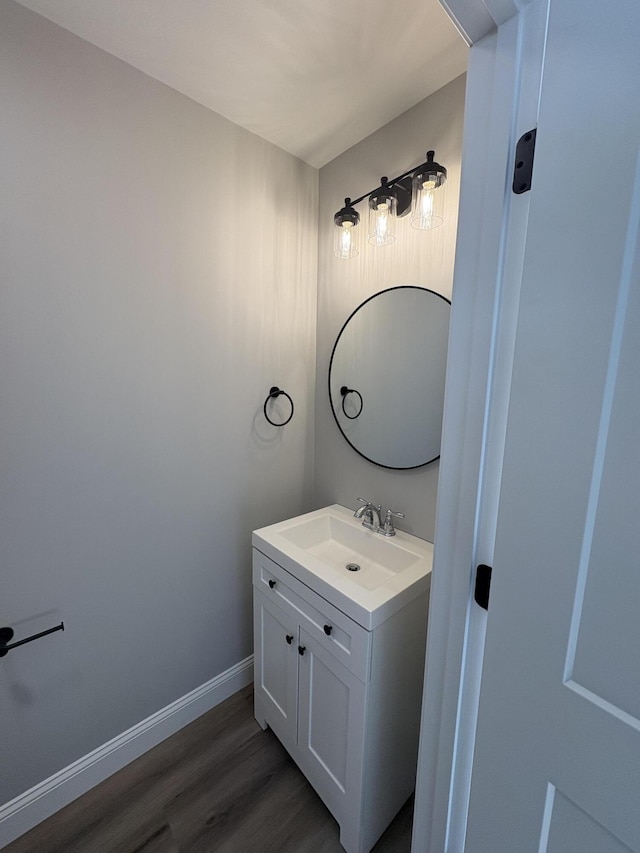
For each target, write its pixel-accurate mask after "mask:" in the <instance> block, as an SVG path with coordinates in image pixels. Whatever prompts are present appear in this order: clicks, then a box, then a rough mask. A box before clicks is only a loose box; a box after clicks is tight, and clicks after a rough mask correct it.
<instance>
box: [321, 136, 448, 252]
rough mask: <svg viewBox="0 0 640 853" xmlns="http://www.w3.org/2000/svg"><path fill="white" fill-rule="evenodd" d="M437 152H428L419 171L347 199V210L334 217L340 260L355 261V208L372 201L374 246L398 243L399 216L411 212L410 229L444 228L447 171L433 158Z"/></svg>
mask: <svg viewBox="0 0 640 853" xmlns="http://www.w3.org/2000/svg"><path fill="white" fill-rule="evenodd" d="M434 156H435V152H434V151H427V159H426V161H425V162H424V163H422V164H421V165H420V166H418V167H417V168H413V169H410V170H409V171H408V172H405V173H404V174H402V175H398V177H397V178H393V179H392V180H388V178H386V177H384V178H381V179H380V186H379V187H376V188H375V189H373V190H370V191H369V192H367V193H364V195H361V196H360V198H357V199H355V201H352V200H351V199H350V198H345V200H344V207H343V208H341V209H340V210H339V211H338V212H337V213H336V214H335V215H334V217H333V222H334V224H335V226H336V227H335V232H334V237H335V239H334V255H335V256H336V257H337V258H344V259H347V258H355V256H356V255H357V254H358V231H359V228H358V225H359V224H360V214H359V213H358V211H357V210H356V209H355V205H357V204H359V203H360V202H361V201H364V199H365V198H368V199H369V227H368V232H367V239H368V241H369V243H371V244H372V245H373V246H388V245H389V244H390V243H393V242H395V239H396V236H395V224H396V217H397V216H405V215H406V214H407V213H409V210H410V209H411V226H412V227H413V228H416V229H418V230H420V231H427V230H429V229H431V228H437V227H438V225H442V222H443V215H442V210H443V206H444V184H445V181H446V180H447V170H446V169H445V168H444V166H441V165H440V164H439V163H436V162H435V160H434V159H433V158H434Z"/></svg>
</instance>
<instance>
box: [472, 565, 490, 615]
mask: <svg viewBox="0 0 640 853" xmlns="http://www.w3.org/2000/svg"><path fill="white" fill-rule="evenodd" d="M490 590H491V566H485V564H484V563H480V565H479V566H478V567H477V569H476V589H475V592H474V595H473V597H474V598H475V600H476V604H479V605H480V607H483V608H484V609H485V610H488V609H489V592H490Z"/></svg>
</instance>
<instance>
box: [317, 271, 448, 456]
mask: <svg viewBox="0 0 640 853" xmlns="http://www.w3.org/2000/svg"><path fill="white" fill-rule="evenodd" d="M392 290H424V291H426V292H427V293H433V295H434V296H437V297H439V298H440V299H442V300H443V302H447V303H448V304H449V305H451V300H450V299H447V297H446V296H443V295H442V294H441V293H438V292H437V291H436V290H431V288H429V287H420V286H419V285H417V284H400V285H397V286H395V287H387V288H385V289H384V290H379V291H378V292H377V293H374V294H372V295H371V296H369V297H368V298H367V299H365V300H364V302H361V303H360V305H358V307H357V308H355V309H354V310H353V311H352V312H351V314H349V316H348V317H347V319H346V320H345V322H344V323H343V325H342V328H341V329H340V331H339V332H338V336H337V338H336V340H335V343H334V345H333V349H332V350H331V358H330V359H329V370H328V371H327V385H328V390H329V405H330V407H331V414H332V415H333V419H334V420H335V422H336V426H337V427H338V430H339V431H340V435H341V436H342V437H343V438H344V440H345V441H346V442H347V444H348V445H349V446H350V447H352V448H353V449H354V450H355V452H356V453H357V454H358V456H361V457H362V458H363V459H366V460H367V462H371V464H372V465H377V466H378V467H379V468H386V469H387V470H391V471H414V470H415V469H416V468H424V467H425V466H426V465H430V464H431V463H432V462H435V461H436V460H437V459H440V454H439V453H438V455H437V456H434V457H433V459H427V461H426V462H421V463H420V464H419V465H407V466H405V467H397V466H395V465H384V464H383V463H382V462H376V461H375V459H370V458H369V457H368V456H366V455H365V454H364V453H362V451H360V450H358V448H357V447H356V446H355V445H354V444H353V443H352V442H351V441H350V440H349V439H348V438H347V436H346V434H345V433H344V432H343V429H342V427H341V426H340V421H339V420H338V416H337V414H336V410H335V409H334V407H333V400H332V399H331V367H332V366H333V356H334V355H335V351H336V348H337V346H338V343H339V342H340V338H341V337H342V334H343V332H344V330H345V329H346V328H347V326H348V325H349V322H350V321H351V319H352V317H354V316H355V314H357V313H358V311H360V309H361V308H364V306H365V305H367V304H368V303H369V302H371V300H372V299H375V298H376V297H377V296H381V295H382V294H383V293H389V292H390V291H392ZM343 402H344V401H343Z"/></svg>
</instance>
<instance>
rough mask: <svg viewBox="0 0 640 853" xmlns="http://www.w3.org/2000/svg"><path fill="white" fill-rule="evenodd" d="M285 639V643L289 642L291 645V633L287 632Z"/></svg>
mask: <svg viewBox="0 0 640 853" xmlns="http://www.w3.org/2000/svg"><path fill="white" fill-rule="evenodd" d="M285 639H286V641H287V643H289V645H291V643H293V634H287V636H286V637H285Z"/></svg>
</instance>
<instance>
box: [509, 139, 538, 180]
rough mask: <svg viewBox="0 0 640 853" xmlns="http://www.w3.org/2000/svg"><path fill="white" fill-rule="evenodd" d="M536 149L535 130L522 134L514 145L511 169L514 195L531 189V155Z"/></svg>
mask: <svg viewBox="0 0 640 853" xmlns="http://www.w3.org/2000/svg"><path fill="white" fill-rule="evenodd" d="M535 147H536V129H535V127H534V128H533V130H528V131H527V132H526V133H523V134H522V136H521V137H520V139H519V140H518V144H517V145H516V159H515V163H514V167H513V191H514V193H516V195H521V194H522V193H526V192H528V191H529V190H530V189H531V175H532V173H533V153H534V151H535Z"/></svg>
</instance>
